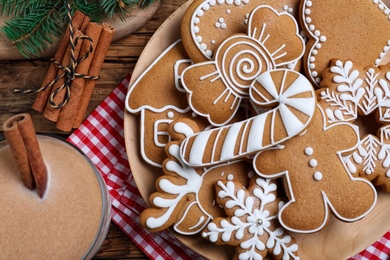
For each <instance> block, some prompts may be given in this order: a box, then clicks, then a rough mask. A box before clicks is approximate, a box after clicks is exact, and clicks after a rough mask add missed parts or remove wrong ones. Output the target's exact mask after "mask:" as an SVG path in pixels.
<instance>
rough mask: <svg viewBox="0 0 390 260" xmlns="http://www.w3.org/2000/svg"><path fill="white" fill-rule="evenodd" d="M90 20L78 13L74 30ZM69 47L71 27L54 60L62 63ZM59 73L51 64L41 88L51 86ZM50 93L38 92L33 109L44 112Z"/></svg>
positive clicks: (73, 20) (74, 22) (74, 19)
mask: <svg viewBox="0 0 390 260" xmlns="http://www.w3.org/2000/svg"><path fill="white" fill-rule="evenodd" d="M89 20H90V19H89V17H88V16H86V15H85V14H83V13H82V12H80V11H76V12H75V13H74V15H73V17H72V23H73V27H74V29H81V27H82V26H83V24H85V22H89ZM84 26H85V25H84ZM68 45H69V26H67V27H66V29H65V32H64V35H63V36H62V38H61V40H60V42H59V45H58V47H57V51H56V53H55V54H54V60H56V61H62V58H63V57H64V55H65V52H66V50H67V48H68ZM57 73H58V68H57V66H56V65H55V64H54V63H51V64H50V66H49V69H48V71H47V73H46V76H45V78H44V80H43V82H42V85H41V87H44V86H46V85H47V84H49V83H50V82H52V81H53V79H54V78H55V77H57ZM50 93H51V88H47V89H46V90H44V91H41V92H38V93H37V96H36V97H35V101H34V104H33V105H32V108H33V109H34V110H36V111H38V112H43V110H44V108H45V106H46V103H47V100H48V98H49V95H50Z"/></svg>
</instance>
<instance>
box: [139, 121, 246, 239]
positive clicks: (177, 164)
mask: <svg viewBox="0 0 390 260" xmlns="http://www.w3.org/2000/svg"><path fill="white" fill-rule="evenodd" d="M177 125H178V126H177V127H179V128H182V129H188V128H189V127H188V126H187V127H185V126H184V125H183V123H178V124H177ZM181 132H187V133H188V132H190V131H188V130H182V131H181ZM179 149H180V147H179V146H178V145H177V144H172V145H171V146H169V149H168V153H169V155H171V157H173V159H171V160H168V161H167V162H166V164H165V167H166V170H168V171H170V172H172V173H174V174H176V175H177V176H178V177H181V178H183V179H184V180H186V182H185V183H184V184H182V185H177V184H175V183H173V182H172V181H171V179H166V178H161V179H160V181H159V182H157V185H158V186H159V188H160V189H161V190H162V191H163V192H165V193H167V194H169V195H173V196H169V198H166V197H162V196H156V197H154V199H153V204H154V205H155V206H157V207H160V208H163V209H166V211H165V212H164V213H163V214H162V215H160V216H159V217H149V218H148V219H147V220H146V225H147V226H148V227H149V228H151V229H155V228H159V227H161V226H163V225H164V224H165V223H166V222H167V221H168V220H169V218H170V217H171V216H172V214H173V213H174V211H175V209H176V207H177V205H178V202H179V201H180V200H182V199H183V198H184V197H185V196H186V195H188V194H191V193H193V194H195V197H196V199H195V201H193V202H192V203H191V204H190V205H188V206H187V208H185V209H183V210H185V211H184V213H183V216H182V217H181V219H180V220H179V221H178V222H176V224H175V225H174V229H175V231H177V232H179V233H180V234H185V235H192V234H196V233H198V232H200V231H201V230H202V229H203V228H204V227H205V225H207V223H208V222H209V220H211V218H212V216H211V215H210V214H209V213H207V211H206V210H205V209H203V208H202V205H201V204H200V203H199V199H198V193H199V191H200V189H201V187H202V185H203V181H204V178H205V176H206V175H207V174H208V173H209V172H211V171H214V170H215V169H217V168H219V167H224V166H225V167H226V166H227V165H230V164H228V163H227V164H223V165H218V166H215V167H212V168H209V169H207V170H204V172H203V174H202V175H200V174H199V172H198V171H197V170H195V169H194V168H191V167H188V166H186V165H185V164H184V163H183V161H182V160H181V159H180V154H179V152H180V150H179ZM241 162H242V161H237V162H235V163H241ZM230 175H231V176H230ZM228 178H233V174H229V176H228ZM213 203H214V204H215V201H213ZM192 207H198V209H199V210H200V211H201V213H202V215H200V216H199V219H198V222H197V223H196V224H195V225H193V226H192V227H189V228H188V230H187V231H183V230H180V229H179V228H178V227H179V226H180V225H181V223H182V222H183V221H185V219H186V218H187V217H188V216H187V215H188V214H189V212H190V209H191V208H192Z"/></svg>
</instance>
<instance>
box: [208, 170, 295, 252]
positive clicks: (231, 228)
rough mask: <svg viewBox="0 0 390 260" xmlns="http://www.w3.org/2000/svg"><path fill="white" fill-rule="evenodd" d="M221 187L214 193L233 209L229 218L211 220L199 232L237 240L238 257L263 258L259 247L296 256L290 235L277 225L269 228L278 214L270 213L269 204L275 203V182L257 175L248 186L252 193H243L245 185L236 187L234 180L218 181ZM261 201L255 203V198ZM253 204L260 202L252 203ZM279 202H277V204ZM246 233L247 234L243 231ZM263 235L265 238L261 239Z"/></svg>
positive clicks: (222, 238)
mask: <svg viewBox="0 0 390 260" xmlns="http://www.w3.org/2000/svg"><path fill="white" fill-rule="evenodd" d="M217 185H218V186H219V188H220V190H219V192H218V194H217V196H218V198H219V199H225V200H226V203H225V205H224V206H225V209H233V208H234V213H233V214H232V216H230V215H229V216H228V218H226V219H225V218H224V219H222V220H220V221H219V222H215V221H213V222H211V223H209V224H208V225H207V229H206V231H205V232H203V233H202V236H203V237H205V238H208V239H209V240H210V241H211V242H216V241H217V240H218V239H221V240H222V241H224V242H227V241H230V240H231V239H237V240H240V245H239V246H240V247H241V248H242V249H245V250H241V251H242V252H241V253H240V254H239V255H238V256H237V257H238V258H239V259H263V258H262V256H261V255H260V252H261V251H264V250H265V251H267V250H268V248H272V250H270V251H269V252H270V253H272V254H273V255H274V256H278V258H280V259H299V257H298V256H297V255H296V252H297V250H298V245H297V244H295V243H293V244H291V245H288V244H289V243H290V242H291V237H290V236H289V235H287V234H285V232H284V230H283V229H282V228H280V227H278V228H276V229H275V230H272V229H270V228H269V227H270V226H271V223H272V222H274V221H276V220H277V218H278V216H277V213H276V214H270V213H271V212H270V211H269V210H268V207H269V206H268V205H269V204H270V206H271V205H272V206H274V205H273V204H274V203H275V198H276V197H275V194H274V193H275V191H276V185H275V184H274V183H271V181H270V180H265V179H262V178H257V179H256V183H255V185H254V187H253V188H252V187H249V189H251V191H252V194H253V195H252V196H248V197H246V192H245V189H244V188H240V187H238V188H236V186H235V184H234V182H230V181H229V182H227V183H226V185H225V184H224V183H222V182H221V181H218V182H217ZM255 200H256V201H259V202H260V203H257V204H255V203H254V202H255ZM254 205H259V206H258V207H257V206H256V207H254ZM278 206H279V205H278ZM244 234H246V235H244ZM263 236H265V237H266V241H263V239H261V238H262V237H263Z"/></svg>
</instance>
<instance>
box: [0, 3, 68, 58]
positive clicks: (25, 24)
mask: <svg viewBox="0 0 390 260" xmlns="http://www.w3.org/2000/svg"><path fill="white" fill-rule="evenodd" d="M30 7H31V6H28V7H26V8H25V9H24V10H23V15H22V16H17V17H15V18H13V19H11V20H9V21H7V22H5V25H4V26H3V27H2V31H3V33H4V34H5V35H6V37H7V38H8V39H9V40H10V41H11V42H12V43H13V44H14V45H15V46H16V47H17V48H18V50H19V51H20V52H21V53H22V54H23V55H24V56H26V57H30V56H33V57H34V56H36V55H37V54H38V53H40V52H42V51H44V50H45V49H46V47H47V46H48V44H51V43H52V42H53V37H60V36H61V34H62V30H63V26H62V25H63V21H62V20H61V19H60V17H61V16H60V13H59V11H58V9H57V6H56V4H54V5H50V4H46V5H42V6H39V8H37V9H36V7H37V6H35V7H34V8H30Z"/></svg>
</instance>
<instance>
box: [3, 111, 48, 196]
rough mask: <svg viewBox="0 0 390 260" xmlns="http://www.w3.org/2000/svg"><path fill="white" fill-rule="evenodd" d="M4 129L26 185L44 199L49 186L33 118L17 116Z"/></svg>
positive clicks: (26, 115) (27, 115) (5, 124)
mask: <svg viewBox="0 0 390 260" xmlns="http://www.w3.org/2000/svg"><path fill="white" fill-rule="evenodd" d="M3 129H4V135H5V138H6V140H7V142H8V145H9V146H10V150H11V152H12V154H13V156H14V158H15V161H16V164H17V168H18V170H19V172H20V175H21V179H22V181H23V183H24V185H25V186H26V187H28V188H30V189H32V188H34V187H35V186H36V187H37V190H38V194H39V196H40V197H41V198H42V197H43V195H44V193H45V190H46V186H47V171H46V166H45V164H44V161H43V157H42V153H41V150H40V148H39V143H38V140H37V137H36V133H35V129H34V125H33V123H32V120H31V116H30V115H29V114H27V113H24V114H18V115H15V116H13V117H11V118H9V119H8V120H7V121H6V122H5V123H4V124H3Z"/></svg>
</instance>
